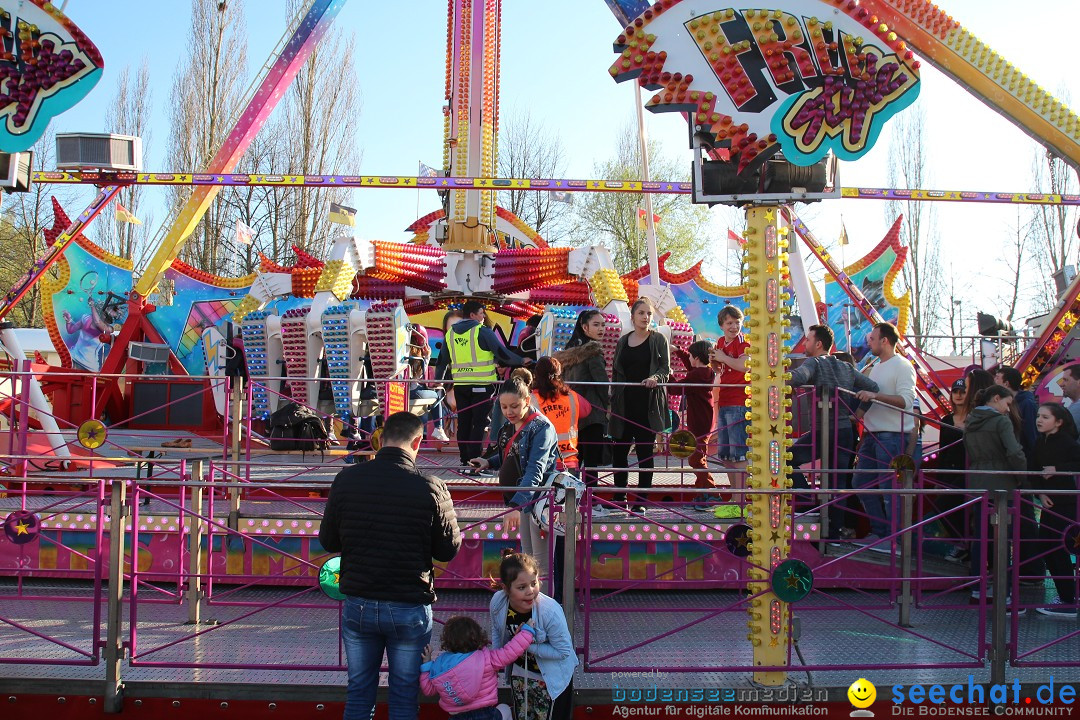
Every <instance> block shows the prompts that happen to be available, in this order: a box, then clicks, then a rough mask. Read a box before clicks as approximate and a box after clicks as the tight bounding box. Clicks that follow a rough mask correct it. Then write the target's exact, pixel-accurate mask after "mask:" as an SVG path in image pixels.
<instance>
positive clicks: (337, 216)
mask: <svg viewBox="0 0 1080 720" xmlns="http://www.w3.org/2000/svg"><path fill="white" fill-rule="evenodd" d="M330 222H332V223H337V224H338V225H348V226H349V227H356V208H351V207H345V206H344V205H338V204H337V203H330Z"/></svg>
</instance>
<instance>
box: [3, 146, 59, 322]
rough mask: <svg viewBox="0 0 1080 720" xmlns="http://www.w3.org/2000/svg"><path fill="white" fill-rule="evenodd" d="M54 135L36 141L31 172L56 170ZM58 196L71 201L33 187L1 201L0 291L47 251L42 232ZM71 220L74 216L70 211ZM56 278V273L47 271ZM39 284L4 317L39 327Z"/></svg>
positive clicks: (54, 190)
mask: <svg viewBox="0 0 1080 720" xmlns="http://www.w3.org/2000/svg"><path fill="white" fill-rule="evenodd" d="M55 148H56V132H55V131H54V130H53V129H52V128H51V127H50V128H49V129H48V130H46V131H45V134H44V135H42V136H41V139H40V140H38V141H37V143H36V144H35V145H34V147H33V148H31V151H32V152H33V154H34V161H33V164H34V167H33V170H51V169H53V168H55V167H56V153H55ZM54 194H55V195H57V196H58V199H60V201H61V203H62V204H65V203H67V201H68V200H70V199H71V198H72V196H71V194H70V193H65V192H63V191H59V190H58V186H56V185H41V184H38V183H33V184H31V185H30V190H29V191H28V192H24V193H12V194H11V195H5V196H4V197H3V215H2V217H0V247H3V249H4V250H3V252H2V253H0V288H3V289H4V290H7V289H8V288H11V287H12V286H13V285H14V284H15V282H16V281H17V280H19V279H20V278H21V277H22V276H23V275H24V274H25V273H26V272H27V271H28V270H29V269H30V266H31V265H32V264H33V262H34V261H35V260H36V259H37V258H39V257H41V256H42V255H43V254H44V253H45V250H46V248H47V245H46V243H45V229H46V228H50V227H52V224H53V210H52V196H53V195H54ZM69 214H70V215H71V216H72V217H74V216H75V214H76V213H74V212H71V211H70V210H69ZM50 273H51V276H53V277H55V272H54V271H50ZM41 298H42V295H41V283H40V282H38V283H36V284H35V285H34V286H33V287H31V288H30V290H29V292H27V293H26V295H25V296H24V297H23V299H22V300H20V301H19V302H18V303H17V304H16V305H15V307H14V308H13V309H12V311H11V312H10V314H9V315H8V316H7V317H8V319H10V320H11V321H12V322H14V323H15V324H16V325H21V326H23V327H42V314H41V312H42V302H41Z"/></svg>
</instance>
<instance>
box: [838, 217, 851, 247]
mask: <svg viewBox="0 0 1080 720" xmlns="http://www.w3.org/2000/svg"><path fill="white" fill-rule="evenodd" d="M840 244H841V245H850V244H851V241H850V240H848V236H847V227H846V226H845V225H844V221H843V220H841V221H840Z"/></svg>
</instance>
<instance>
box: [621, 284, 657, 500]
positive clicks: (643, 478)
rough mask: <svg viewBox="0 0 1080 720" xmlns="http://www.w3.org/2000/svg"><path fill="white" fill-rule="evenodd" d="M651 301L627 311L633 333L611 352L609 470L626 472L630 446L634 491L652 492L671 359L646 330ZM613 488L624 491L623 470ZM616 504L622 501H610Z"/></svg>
mask: <svg viewBox="0 0 1080 720" xmlns="http://www.w3.org/2000/svg"><path fill="white" fill-rule="evenodd" d="M654 312H655V310H654V308H653V304H652V301H650V300H649V299H648V298H638V300H636V301H635V302H634V305H633V306H632V307H631V308H630V318H631V322H632V323H633V326H634V329H633V330H631V331H630V332H628V333H627V334H625V335H623V336H622V337H621V338H620V339H619V344H618V345H617V346H616V347H615V361H614V363H613V366H612V373H611V380H612V382H613V383H615V385H614V386H613V387H612V388H611V424H610V427H611V435H612V437H614V438H615V440H616V443H615V447H614V452H613V454H614V461H613V465H614V467H617V468H626V467H627V462H628V461H629V458H630V445H631V444H633V445H634V454H635V455H636V456H637V465H638V468H639V469H640V470H643V471H644V472H640V471H639V472H638V487H639V488H650V487H652V472H651V470H652V467H653V455H654V454H655V441H656V434H657V433H660V432H663V431H664V430H665V429H667V427H668V424H669V422H670V415H669V413H670V411H669V409H668V395H667V390H666V389H665V388H664V386H663V384H662V383H665V382H667V381H668V378H670V377H671V354H670V350H669V349H668V341H667V338H665V337H664V336H663V335H661V334H660V333H658V332H656V331H655V330H651V329H649V325H650V324H651V323H652V318H653V313H654ZM614 479H615V486H616V487H620V488H625V487H626V486H627V473H626V470H622V471H617V472H615V473H614ZM614 500H615V502H621V501H622V500H623V497H622V496H620V495H617V496H615V498H614ZM644 501H645V498H643V497H635V498H633V499H632V500H631V505H630V509H631V511H633V512H636V513H642V512H644V511H645V506H644V504H643V503H644Z"/></svg>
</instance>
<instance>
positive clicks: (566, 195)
mask: <svg viewBox="0 0 1080 720" xmlns="http://www.w3.org/2000/svg"><path fill="white" fill-rule="evenodd" d="M551 202H561V203H566V204H567V205H573V204H574V193H572V192H570V191H568V190H557V191H555V192H553V193H551Z"/></svg>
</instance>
